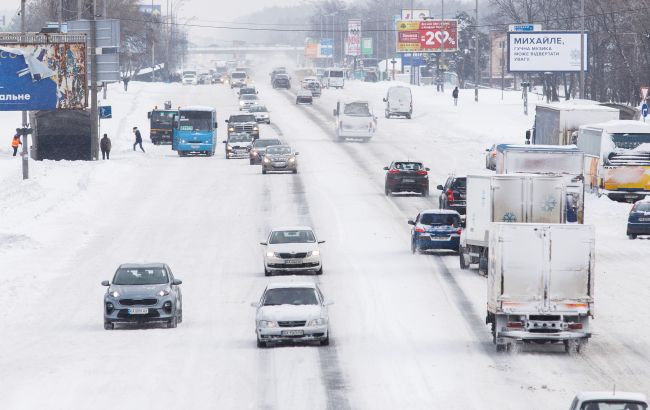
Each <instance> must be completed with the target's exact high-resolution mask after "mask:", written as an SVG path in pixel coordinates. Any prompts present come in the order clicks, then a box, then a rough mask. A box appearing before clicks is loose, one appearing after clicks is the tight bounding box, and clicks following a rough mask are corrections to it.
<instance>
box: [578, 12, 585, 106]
mask: <svg viewBox="0 0 650 410" xmlns="http://www.w3.org/2000/svg"><path fill="white" fill-rule="evenodd" d="M579 88H580V98H582V99H584V98H585V0H581V1H580V84H579Z"/></svg>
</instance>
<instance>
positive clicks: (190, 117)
mask: <svg viewBox="0 0 650 410" xmlns="http://www.w3.org/2000/svg"><path fill="white" fill-rule="evenodd" d="M213 125H214V124H212V113H211V112H209V111H187V112H181V113H180V118H179V121H178V129H179V130H181V131H211V130H212V126H213Z"/></svg>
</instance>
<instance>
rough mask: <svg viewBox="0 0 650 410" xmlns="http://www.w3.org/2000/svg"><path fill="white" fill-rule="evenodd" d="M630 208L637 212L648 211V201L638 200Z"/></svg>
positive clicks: (649, 203)
mask: <svg viewBox="0 0 650 410" xmlns="http://www.w3.org/2000/svg"><path fill="white" fill-rule="evenodd" d="M632 209H633V210H634V211H637V212H650V202H639V203H637V204H636V205H634V208H632Z"/></svg>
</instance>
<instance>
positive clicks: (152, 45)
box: [150, 0, 156, 83]
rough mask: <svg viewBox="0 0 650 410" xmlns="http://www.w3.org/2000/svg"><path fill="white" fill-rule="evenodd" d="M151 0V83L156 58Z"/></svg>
mask: <svg viewBox="0 0 650 410" xmlns="http://www.w3.org/2000/svg"><path fill="white" fill-rule="evenodd" d="M153 27H154V26H153V0H151V31H150V33H151V82H152V83H153V82H154V81H155V80H156V58H155V52H156V50H155V47H156V41H155V37H156V36H154V28H153Z"/></svg>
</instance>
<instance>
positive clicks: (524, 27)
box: [508, 24, 542, 32]
mask: <svg viewBox="0 0 650 410" xmlns="http://www.w3.org/2000/svg"><path fill="white" fill-rule="evenodd" d="M508 31H526V32H528V31H542V25H541V24H510V25H509V26H508Z"/></svg>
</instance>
